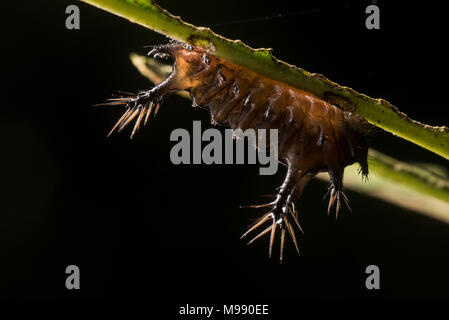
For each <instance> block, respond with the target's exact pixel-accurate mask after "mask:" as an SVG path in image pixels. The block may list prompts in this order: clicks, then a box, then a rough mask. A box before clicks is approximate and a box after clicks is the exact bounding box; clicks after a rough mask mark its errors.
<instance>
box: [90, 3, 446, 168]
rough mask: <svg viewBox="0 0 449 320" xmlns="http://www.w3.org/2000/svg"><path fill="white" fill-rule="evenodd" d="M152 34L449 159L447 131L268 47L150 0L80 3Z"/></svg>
mask: <svg viewBox="0 0 449 320" xmlns="http://www.w3.org/2000/svg"><path fill="white" fill-rule="evenodd" d="M82 1H84V2H87V3H90V4H92V5H94V6H96V7H99V8H101V9H104V10H107V11H109V12H112V13H114V14H116V15H119V16H121V17H124V18H126V19H128V20H130V21H132V22H135V23H138V24H140V25H142V26H145V27H147V28H149V29H151V30H154V31H156V32H159V33H162V34H164V35H166V36H169V37H171V38H173V39H176V40H179V41H183V42H186V43H189V44H192V45H200V46H203V47H206V48H208V49H210V50H211V51H213V53H214V54H215V55H217V56H219V57H222V58H225V59H227V60H229V61H231V62H234V63H236V64H239V65H242V66H245V67H247V68H249V69H252V70H254V71H256V72H258V73H260V74H262V75H264V76H266V77H269V78H271V79H274V80H278V81H281V82H284V83H287V84H289V85H291V86H293V87H296V88H300V89H303V90H306V91H309V92H311V93H313V94H315V95H316V96H318V97H321V98H323V99H325V100H327V101H329V102H331V103H337V104H339V105H341V106H342V107H344V108H345V109H347V110H351V111H354V112H356V113H357V114H359V115H360V116H362V117H363V118H365V119H366V120H367V121H368V122H370V123H371V124H373V125H375V126H377V127H380V128H382V129H384V130H386V131H389V132H391V133H393V134H395V135H397V136H399V137H402V138H404V139H406V140H409V141H411V142H413V143H415V144H417V145H419V146H421V147H423V148H426V149H428V150H430V151H432V152H434V153H436V154H439V155H440V156H442V157H444V158H446V159H449V128H447V127H434V126H428V125H425V124H422V123H420V122H418V121H415V120H412V119H410V118H409V117H408V116H407V115H405V114H404V113H402V112H400V111H399V110H398V109H397V108H396V107H395V106H393V105H391V104H390V103H389V102H387V101H385V100H383V99H373V98H370V97H368V96H366V95H364V94H360V93H358V92H356V91H355V90H353V89H351V88H348V87H343V86H340V85H338V84H336V83H334V82H332V81H330V80H328V79H327V78H325V77H324V76H322V75H320V74H314V73H309V72H307V71H305V70H303V69H300V68H297V67H295V66H292V65H289V64H287V63H285V62H282V61H279V60H277V59H276V58H274V57H273V56H272V55H271V52H270V50H269V49H252V48H250V47H248V46H247V45H245V44H243V43H242V42H241V41H240V40H235V41H232V40H229V39H226V38H224V37H222V36H220V35H217V34H215V33H213V32H212V31H211V30H210V29H208V28H201V27H195V26H193V25H191V24H188V23H185V22H183V21H182V20H181V18H179V17H176V16H173V15H171V14H170V13H168V12H167V11H166V10H164V9H162V8H160V7H159V6H158V5H156V4H155V3H154V2H152V1H150V0H82Z"/></svg>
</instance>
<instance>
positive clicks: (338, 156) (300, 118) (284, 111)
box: [190, 55, 367, 171]
mask: <svg viewBox="0 0 449 320" xmlns="http://www.w3.org/2000/svg"><path fill="white" fill-rule="evenodd" d="M203 59H204V57H203ZM207 61H208V62H209V63H208V65H207V67H205V68H204V69H203V70H201V71H200V72H199V73H198V74H197V75H196V80H198V81H193V84H194V85H193V86H192V87H191V89H190V92H191V95H192V98H193V100H194V102H195V104H197V105H200V106H204V107H207V108H208V109H209V110H210V112H211V117H212V121H214V122H219V123H223V124H228V125H229V126H230V127H231V128H232V129H237V128H240V129H242V130H246V129H248V128H253V129H278V130H279V131H278V134H279V137H278V139H279V150H278V152H279V153H278V154H279V157H280V158H286V159H288V160H290V161H293V162H296V167H297V168H298V169H301V170H314V171H319V170H335V171H339V170H342V169H343V168H344V167H345V166H347V165H348V164H351V163H353V162H355V161H358V162H360V163H361V165H362V168H364V167H366V165H365V161H366V160H364V159H366V152H367V144H366V142H364V141H363V140H364V139H363V133H361V132H359V131H360V130H358V129H359V128H360V121H361V120H360V119H359V118H358V117H356V116H354V115H352V114H351V113H349V112H346V111H344V110H342V109H340V108H339V107H336V106H334V105H332V104H329V103H327V102H326V101H324V100H322V99H320V98H318V97H316V96H314V95H312V94H311V93H308V92H306V91H303V90H300V89H297V88H293V87H291V86H288V85H286V84H285V83H281V82H277V81H274V80H271V79H268V78H266V77H263V76H261V75H259V74H257V73H255V72H253V71H251V70H249V69H244V68H242V67H240V66H238V65H235V64H233V63H230V62H226V63H224V62H223V61H222V59H220V58H218V57H215V56H212V55H207Z"/></svg>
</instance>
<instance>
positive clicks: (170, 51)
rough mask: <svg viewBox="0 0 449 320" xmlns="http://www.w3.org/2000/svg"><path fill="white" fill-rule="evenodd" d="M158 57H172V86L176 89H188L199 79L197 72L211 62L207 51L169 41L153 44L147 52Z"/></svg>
mask: <svg viewBox="0 0 449 320" xmlns="http://www.w3.org/2000/svg"><path fill="white" fill-rule="evenodd" d="M148 55H149V56H153V57H154V58H159V59H164V60H165V59H169V58H172V59H173V72H172V86H173V87H175V88H176V89H178V90H189V89H190V88H192V87H193V86H194V85H195V83H194V82H195V81H199V79H198V76H197V75H198V74H199V73H200V72H201V71H203V70H205V69H206V68H207V67H209V65H210V64H211V63H212V62H211V60H212V59H211V58H210V56H209V54H208V53H207V51H206V50H205V49H203V48H201V47H198V46H195V47H194V46H191V45H189V44H186V43H182V42H178V41H171V42H170V43H168V44H164V45H159V46H155V47H153V48H152V50H151V51H150V52H149V53H148Z"/></svg>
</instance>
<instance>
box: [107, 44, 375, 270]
mask: <svg viewBox="0 0 449 320" xmlns="http://www.w3.org/2000/svg"><path fill="white" fill-rule="evenodd" d="M149 55H154V56H155V57H161V58H165V57H173V58H174V65H173V71H172V73H171V75H170V76H169V77H168V78H167V79H166V80H165V81H163V82H162V83H160V84H159V85H157V86H156V87H154V88H152V89H151V90H149V91H143V92H140V93H139V94H137V95H136V96H128V97H123V98H118V99H111V100H112V101H111V102H109V103H106V104H109V105H116V104H123V105H126V106H127V107H128V109H127V111H126V112H125V114H124V115H123V116H122V118H121V119H120V120H119V121H118V122H117V124H116V125H115V126H114V128H113V129H112V130H111V133H112V132H113V131H114V130H115V129H116V128H119V130H121V129H123V128H124V127H125V126H126V125H127V124H128V123H130V122H131V121H132V120H133V119H136V117H137V120H136V122H135V126H134V129H133V132H132V135H131V137H132V136H133V135H134V134H135V132H136V131H137V130H138V129H139V126H140V123H141V121H142V120H143V119H144V118H145V123H146V121H147V119H148V116H149V115H150V113H151V112H152V108H153V105H156V111H155V112H157V109H158V108H159V103H160V102H161V99H162V97H163V96H164V95H166V94H170V93H173V92H177V91H180V90H187V91H188V92H190V95H191V97H192V99H193V102H194V105H198V106H202V107H205V108H208V109H209V111H210V113H211V117H212V121H213V122H217V123H222V124H226V125H229V126H230V127H231V128H232V129H238V128H240V129H242V130H246V129H248V128H253V129H278V135H279V137H278V139H279V142H278V146H279V149H278V158H279V160H281V161H284V162H285V163H286V164H287V166H288V173H287V176H286V179H285V181H284V183H283V184H282V186H281V187H280V188H279V191H278V193H277V196H276V198H275V200H274V201H273V202H270V203H267V204H263V205H255V206H250V207H255V208H258V207H268V208H269V212H268V213H266V214H265V215H264V216H262V217H261V218H260V219H259V220H258V221H257V222H256V223H255V224H254V225H253V226H252V227H251V228H250V229H249V230H248V231H247V232H246V233H245V234H244V235H243V236H242V238H243V237H244V236H246V235H247V234H248V233H250V232H251V231H253V230H254V229H256V228H258V227H260V226H261V225H263V224H264V223H265V222H267V221H269V220H270V219H271V222H272V223H271V224H270V226H268V228H266V229H265V230H264V231H262V232H261V233H260V234H259V235H258V236H256V237H255V238H254V239H253V240H251V241H250V242H249V243H251V242H253V241H254V240H255V239H257V238H259V237H260V236H262V235H264V234H266V233H268V232H271V237H270V245H269V255H270V257H271V252H272V246H273V242H274V237H275V233H276V230H277V229H278V228H279V230H280V232H281V246H280V250H281V253H280V259H281V262H282V258H283V250H284V239H285V231H286V230H287V232H288V233H289V234H290V236H291V237H292V240H293V242H294V244H295V247H296V249H297V251H298V253H299V248H298V245H297V242H296V238H295V233H294V231H293V228H292V222H295V224H296V225H297V226H298V227H299V228H300V226H299V223H298V214H297V211H296V210H295V206H294V203H295V201H296V200H297V199H298V198H299V197H300V195H301V193H302V192H303V190H304V188H305V187H306V186H307V184H308V183H309V181H310V180H311V179H312V178H313V177H314V176H315V175H316V174H317V173H318V172H320V171H327V172H328V173H329V176H330V185H329V189H328V192H327V194H326V196H327V195H328V194H330V200H329V205H328V213H329V211H330V209H331V207H332V206H333V205H335V207H336V214H337V215H338V212H339V210H340V203H341V200H343V201H344V202H345V203H346V204H347V206H348V208H349V203H348V200H347V198H346V196H345V194H344V193H343V172H344V168H345V167H346V166H347V165H350V164H352V163H354V162H358V163H359V164H360V166H361V172H362V174H363V175H364V176H366V175H367V174H368V164H367V152H368V143H367V141H366V133H367V132H366V126H365V123H364V120H362V119H361V118H359V117H358V116H356V115H354V114H351V113H350V112H347V111H344V110H342V109H341V108H339V107H337V106H334V105H332V104H329V103H327V102H326V101H324V100H322V99H320V98H318V97H316V96H314V95H313V94H311V93H309V92H306V91H303V90H300V89H297V88H294V87H291V86H288V85H286V84H285V83H281V82H278V81H274V80H271V79H269V78H266V77H264V76H262V75H260V74H257V73H255V72H253V71H251V70H249V69H247V68H244V67H242V66H239V65H236V64H234V63H231V62H229V61H226V60H224V59H222V58H219V57H217V56H214V55H213V54H211V53H209V52H207V51H206V50H205V49H203V48H200V47H191V46H189V45H187V44H183V43H180V42H174V41H173V42H170V43H168V44H166V45H160V46H156V47H154V48H153V49H152V50H151V51H150V53H149Z"/></svg>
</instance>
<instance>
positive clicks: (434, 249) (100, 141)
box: [0, 0, 449, 312]
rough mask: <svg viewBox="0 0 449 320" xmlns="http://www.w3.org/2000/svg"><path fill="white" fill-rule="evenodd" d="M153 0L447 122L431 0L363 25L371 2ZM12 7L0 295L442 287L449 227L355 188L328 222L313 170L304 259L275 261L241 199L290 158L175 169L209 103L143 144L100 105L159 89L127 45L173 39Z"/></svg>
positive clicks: (184, 299) (247, 294) (157, 127)
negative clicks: (122, 93) (181, 147)
mask: <svg viewBox="0 0 449 320" xmlns="http://www.w3.org/2000/svg"><path fill="white" fill-rule="evenodd" d="M158 3H159V4H160V5H161V6H162V7H164V8H166V9H167V10H168V11H170V12H171V13H173V14H176V15H180V16H182V17H183V19H184V20H185V21H187V22H190V23H193V24H195V25H201V26H212V29H213V30H214V31H216V32H217V33H219V34H222V35H224V36H226V37H229V38H232V39H241V40H242V41H244V42H245V43H247V44H248V45H250V46H252V47H271V48H274V55H275V56H276V57H278V58H280V59H282V60H284V61H287V62H289V63H291V64H294V65H297V66H300V67H302V68H304V69H306V70H308V71H311V72H318V73H322V74H324V75H325V76H326V77H328V78H330V79H331V80H334V81H336V82H338V83H340V84H342V85H347V86H350V87H352V88H354V89H355V90H357V91H359V92H363V93H365V94H368V95H370V96H372V97H376V98H377V97H382V98H384V99H386V100H388V101H390V102H391V103H393V104H395V105H397V106H398V107H399V108H400V109H401V110H402V111H403V112H405V113H407V114H408V115H409V116H411V117H412V118H414V119H418V120H420V121H422V122H424V123H428V124H431V125H443V124H446V125H447V119H448V118H447V114H446V108H447V102H446V101H447V90H446V85H447V81H446V80H445V76H446V67H447V62H446V61H447V60H446V59H447V56H448V49H447V47H446V46H445V42H446V37H447V31H446V29H445V27H446V20H445V19H446V18H445V16H444V11H443V10H442V8H439V7H438V6H437V5H436V4H432V3H431V2H425V4H421V5H412V4H410V3H409V2H407V3H405V2H402V3H401V4H400V5H399V3H398V5H397V6H395V5H393V4H390V3H386V2H384V1H382V2H379V3H378V5H379V7H380V10H381V29H380V30H371V31H369V30H367V29H366V28H365V18H366V14H365V13H364V10H365V8H366V6H367V5H368V4H370V3H369V2H364V1H361V2H359V1H340V2H338V1H332V2H324V1H295V2H290V1H284V0H277V1H273V2H262V1H202V0H189V1H182V2H181V1H163V0H160V1H158ZM69 4H77V5H78V6H79V8H80V10H81V29H80V30H67V29H66V28H65V18H66V16H67V15H66V14H65V8H66V6H67V5H69ZM10 6H11V5H10ZM297 11H301V12H303V13H301V14H287V13H294V12H297ZM5 13H6V15H7V17H5V18H4V19H3V22H4V23H5V25H4V27H3V33H4V37H3V40H2V42H3V45H2V51H3V54H4V58H3V68H2V69H3V70H2V74H3V79H4V80H5V84H4V85H3V88H4V92H3V97H2V107H1V118H0V143H1V144H0V145H1V155H2V156H1V160H0V163H1V166H0V168H1V172H2V174H1V187H2V190H1V194H0V199H1V203H0V210H1V211H0V261H1V262H0V297H1V298H26V299H31V298H57V299H63V300H66V299H67V300H71V299H79V298H89V299H90V298H94V299H96V298H111V299H135V298H137V299H143V300H146V301H151V303H152V304H153V305H157V304H159V303H162V302H164V301H165V302H167V301H169V302H170V303H171V304H173V305H174V306H176V305H178V304H179V305H181V304H186V303H191V304H192V303H206V302H208V303H216V304H219V303H224V302H237V301H240V302H242V301H243V302H248V301H252V302H270V303H275V302H276V301H277V302H279V301H293V300H298V299H303V298H305V299H314V298H338V299H341V298H355V299H385V298H387V299H390V298H393V299H409V298H412V299H434V298H448V297H449V290H448V286H449V276H448V273H447V270H448V269H449V226H448V225H446V224H444V223H442V222H439V221H436V220H433V219H430V218H427V217H425V216H422V215H420V214H417V213H415V212H412V211H407V210H404V209H401V208H399V207H396V206H394V205H392V204H389V203H386V202H383V201H380V200H377V199H373V198H370V197H368V196H366V195H362V194H360V193H357V192H354V191H348V196H349V197H350V200H351V204H352V208H353V211H354V213H353V214H350V213H349V212H347V211H344V212H343V214H342V215H341V219H339V220H338V221H337V222H335V220H334V219H332V218H330V217H327V215H326V212H325V210H326V203H325V202H324V201H322V196H323V194H324V191H325V188H326V186H325V184H324V183H321V182H319V181H314V182H312V183H311V184H310V186H309V187H308V189H307V190H306V192H305V193H304V196H303V200H302V210H301V213H300V216H301V221H302V224H303V228H304V229H305V235H304V236H300V237H299V241H300V248H301V250H302V256H301V257H298V256H297V255H296V253H295V251H294V248H293V246H292V245H291V242H288V243H287V248H286V259H285V264H284V265H279V263H278V259H277V253H278V252H277V250H276V251H275V257H276V259H272V260H269V259H268V257H267V247H268V240H266V239H264V240H259V241H256V243H255V244H254V245H252V246H250V247H247V246H246V245H245V242H244V241H241V240H239V238H240V235H241V234H242V232H243V231H244V230H245V228H246V226H247V225H248V223H249V220H250V219H252V218H255V217H257V216H259V215H260V214H262V213H263V211H261V212H259V211H257V210H252V209H239V208H238V207H239V205H242V204H249V203H255V202H258V201H259V200H261V198H260V195H261V194H267V193H271V192H273V190H274V188H275V187H277V186H278V185H279V184H280V183H281V182H282V180H283V176H284V173H285V172H284V169H282V170H280V171H279V172H278V174H277V175H275V176H272V177H270V176H259V175H258V167H257V166H254V165H226V166H225V165H221V166H220V165H214V166H206V165H195V166H194V165H190V166H188V165H184V166H175V165H172V164H171V162H170V159H169V152H170V149H171V146H172V145H173V143H171V142H170V141H169V135H170V133H171V131H172V130H174V129H175V128H186V129H188V130H191V128H192V121H193V120H201V121H202V127H203V128H207V127H210V126H211V125H210V120H209V115H208V114H207V112H206V111H204V110H197V109H193V108H190V102H189V101H187V100H184V99H182V98H180V97H177V96H172V97H170V98H169V99H168V100H167V101H166V102H165V103H164V105H163V106H162V107H161V110H160V112H159V114H158V117H157V118H156V119H152V120H151V123H150V125H149V126H147V127H145V129H144V130H141V131H140V132H139V133H138V134H137V136H136V137H135V138H134V139H133V140H132V141H130V140H129V132H125V133H122V134H116V135H113V136H112V137H110V138H106V134H107V133H108V131H109V129H110V128H111V126H112V125H113V124H114V122H115V121H116V119H117V118H118V117H119V116H120V115H121V113H122V111H121V110H119V109H116V108H93V107H91V105H92V104H94V103H99V102H103V101H104V100H105V99H106V98H108V97H110V95H111V93H113V91H114V90H128V91H136V90H140V89H145V88H148V87H149V86H150V84H149V83H148V81H147V80H146V79H145V78H143V77H142V76H141V75H140V74H138V72H137V71H136V70H135V68H134V67H133V66H132V64H131V62H130V60H129V58H128V55H129V53H130V52H137V53H140V54H145V53H146V49H144V48H143V46H145V45H149V44H158V43H164V42H166V38H165V37H164V36H161V35H159V34H157V33H155V32H152V31H151V30H147V29H145V28H143V27H140V26H138V25H136V24H132V23H129V22H128V21H126V20H124V19H121V18H118V17H116V16H114V15H112V14H109V13H107V12H104V11H102V10H99V9H96V8H94V7H92V6H90V5H87V4H84V3H80V2H74V1H53V2H50V1H47V2H29V3H27V5H23V4H22V5H21V6H19V5H18V4H17V5H16V6H15V7H11V8H6V9H4V12H3V14H5ZM278 13H282V14H284V16H283V17H282V18H271V19H266V20H260V21H255V22H243V21H241V22H238V23H235V24H230V25H220V24H222V23H225V22H228V21H234V20H246V19H250V18H254V17H264V16H272V15H276V14H278ZM213 25H215V26H213ZM221 130H223V128H221ZM371 143H372V146H373V147H375V148H376V149H378V150H380V151H383V152H385V153H387V154H390V155H392V156H394V157H396V158H398V159H401V160H405V161H410V162H434V163H437V164H440V165H442V166H445V167H446V168H447V167H448V165H447V161H445V160H444V159H443V158H441V157H438V156H437V155H434V154H432V153H430V152H429V151H426V150H424V149H421V148H419V147H417V146H414V145H412V144H411V143H409V142H406V141H403V140H401V139H399V138H396V137H394V136H392V135H390V134H387V133H384V132H381V131H380V130H378V131H377V132H376V133H375V134H374V136H373V137H371ZM276 249H277V248H276ZM69 264H76V265H78V266H79V267H80V270H81V290H78V291H69V290H67V289H66V288H65V284H64V283H65V277H66V274H65V267H66V266H67V265H69ZM369 264H375V265H378V266H379V267H380V270H381V290H377V291H368V290H367V289H366V288H365V285H364V283H365V278H366V275H365V273H364V271H365V268H366V266H367V265H369ZM174 308H175V307H173V308H172V309H170V311H169V312H176V310H175V309H174Z"/></svg>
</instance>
